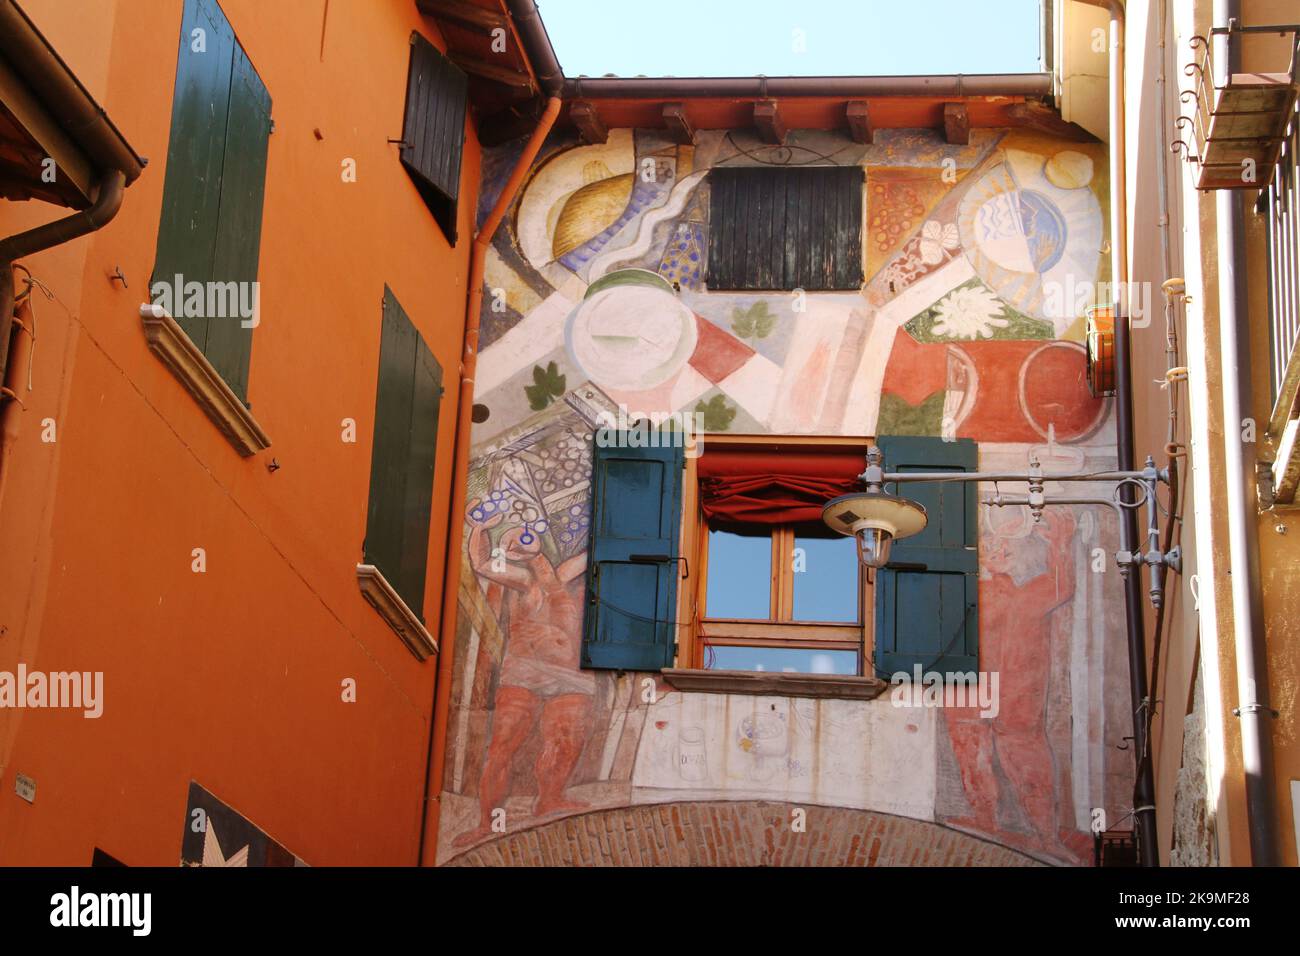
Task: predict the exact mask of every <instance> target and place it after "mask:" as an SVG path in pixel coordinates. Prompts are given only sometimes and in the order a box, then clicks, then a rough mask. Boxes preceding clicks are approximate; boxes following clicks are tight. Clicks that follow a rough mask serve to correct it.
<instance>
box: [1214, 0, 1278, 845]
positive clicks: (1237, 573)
mask: <svg viewBox="0 0 1300 956" xmlns="http://www.w3.org/2000/svg"><path fill="white" fill-rule="evenodd" d="M1240 17H1241V4H1240V2H1239V0H1214V24H1215V26H1221V27H1226V26H1228V25H1229V22H1230V21H1232V20H1238V21H1239V20H1240ZM1215 42H1216V43H1219V44H1221V46H1220V51H1221V56H1220V57H1218V59H1219V61H1220V62H1221V63H1223V64H1224V65H1225V67H1226V69H1227V73H1228V74H1229V75H1231V74H1233V73H1237V72H1240V70H1241V62H1240V61H1241V53H1240V48H1239V46H1237V45H1234V44H1233V43H1232V37H1231V36H1230V35H1228V36H1220V37H1217V38H1216V40H1215ZM1241 203H1242V197H1241V196H1240V195H1239V193H1238V192H1237V190H1234V189H1221V190H1218V191H1217V192H1216V193H1215V220H1216V224H1217V232H1218V267H1219V361H1220V363H1221V367H1222V370H1223V436H1224V463H1223V472H1224V475H1223V478H1224V484H1225V486H1226V488H1227V490H1228V555H1229V568H1228V575H1229V578H1230V581H1231V589H1232V620H1233V631H1234V642H1235V648H1234V649H1235V652H1236V664H1237V708H1236V710H1234V711H1233V713H1234V714H1235V715H1236V716H1237V718H1238V719H1239V720H1240V722H1241V724H1240V725H1241V763H1242V771H1243V772H1244V774H1245V778H1246V780H1245V783H1246V819H1247V826H1248V828H1249V830H1250V857H1251V863H1252V864H1253V865H1254V866H1277V865H1278V862H1279V856H1278V848H1277V796H1276V791H1275V787H1274V780H1273V728H1272V726H1271V724H1270V723H1269V720H1270V718H1271V715H1272V708H1271V707H1269V704H1268V699H1269V696H1268V690H1269V688H1268V663H1267V656H1266V654H1265V648H1264V600H1263V595H1262V593H1261V590H1260V583H1259V527H1258V507H1259V501H1258V497H1257V493H1256V477H1255V444H1254V442H1253V441H1245V440H1244V436H1243V429H1244V427H1245V426H1244V420H1245V418H1246V417H1248V416H1249V414H1250V411H1251V409H1252V407H1253V404H1254V403H1253V402H1252V400H1251V383H1252V381H1253V378H1252V375H1251V356H1250V314H1249V310H1248V308H1247V304H1246V247H1245V242H1246V230H1245V213H1244V211H1243V209H1242V205H1241Z"/></svg>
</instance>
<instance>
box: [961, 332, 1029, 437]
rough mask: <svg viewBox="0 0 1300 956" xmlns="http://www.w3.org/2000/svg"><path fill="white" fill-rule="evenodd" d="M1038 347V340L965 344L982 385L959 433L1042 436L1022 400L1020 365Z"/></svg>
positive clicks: (964, 346)
mask: <svg viewBox="0 0 1300 956" xmlns="http://www.w3.org/2000/svg"><path fill="white" fill-rule="evenodd" d="M1038 348H1041V343H1038V342H998V341H992V342H970V343H968V344H966V345H963V346H962V350H963V351H964V352H965V353H966V354H967V355H968V356H969V357H970V360H971V362H972V363H973V364H974V366H975V375H976V378H977V380H978V382H979V389H978V393H977V395H976V397H975V404H974V407H973V408H971V410H970V414H969V415H968V416H967V418H966V420H965V421H964V422H962V424H961V426H960V427H959V428H957V430H956V431H957V436H958V437H960V438H973V439H975V440H976V441H979V442H1025V443H1028V442H1037V441H1039V440H1040V436H1039V434H1038V432H1037V431H1035V430H1034V427H1033V426H1032V425H1030V424H1029V422H1028V420H1027V419H1026V418H1025V415H1024V412H1023V411H1022V410H1021V407H1020V401H1019V393H1020V366H1021V365H1022V364H1023V363H1024V360H1025V359H1026V358H1028V357H1029V355H1030V354H1031V353H1032V352H1033V351H1034V350H1035V349H1038Z"/></svg>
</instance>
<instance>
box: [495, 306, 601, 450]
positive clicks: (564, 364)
mask: <svg viewBox="0 0 1300 956" xmlns="http://www.w3.org/2000/svg"><path fill="white" fill-rule="evenodd" d="M533 314H534V315H536V313H533ZM531 318H532V316H529V319H531ZM525 321H528V319H525ZM552 363H554V364H555V375H554V376H551V374H550V367H551V364H552ZM537 369H540V370H541V371H542V375H543V378H545V379H548V380H552V381H553V380H554V379H558V378H560V377H563V378H564V381H565V385H566V386H572V385H573V383H575V382H580V381H583V380H584V376H583V374H582V372H581V370H579V369H575V368H574V367H573V363H572V361H571V360H570V358H569V354H568V352H567V351H565V349H564V348H563V347H560V348H557V349H552V350H551V352H549V353H548V354H545V355H540V356H538V358H537V361H536V362H531V363H530V364H528V365H526V366H524V367H523V368H520V369H519V370H518V371H516V372H515V373H514V374H513V375H511V376H510V377H509V378H507V379H506V380H505V381H504V382H502V383H500V384H498V385H496V387H494V388H492V389H491V390H489V391H484V390H483V389H482V387H477V388H475V393H474V398H475V401H476V402H478V403H479V404H481V405H483V406H485V407H486V408H487V410H488V418H487V419H486V420H485V421H484V422H483V424H475V425H474V430H473V433H472V440H473V442H474V444H475V445H478V444H481V443H482V442H483V441H485V440H487V439H488V438H489V437H491V436H494V435H500V434H502V433H503V432H505V431H507V430H508V429H510V428H511V427H513V426H515V425H518V424H519V423H520V422H522V421H524V420H525V419H529V418H531V417H532V416H533V415H535V414H537V412H538V409H536V408H534V407H533V404H534V402H533V399H534V397H537V396H538V387H537V386H538V385H539V384H540V383H539V382H538V381H537V372H536V370H537ZM544 397H545V399H546V401H545V404H544V407H545V408H553V407H555V406H556V405H560V406H563V404H564V403H563V402H562V401H561V400H560V397H559V396H557V395H555V394H554V393H553V392H551V391H550V390H549V389H547V391H546V394H545V396H544Z"/></svg>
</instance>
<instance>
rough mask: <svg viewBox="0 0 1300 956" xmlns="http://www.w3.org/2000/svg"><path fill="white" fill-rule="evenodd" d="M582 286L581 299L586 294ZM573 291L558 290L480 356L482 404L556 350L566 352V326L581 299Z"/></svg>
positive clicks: (476, 386) (477, 381) (477, 385)
mask: <svg viewBox="0 0 1300 956" xmlns="http://www.w3.org/2000/svg"><path fill="white" fill-rule="evenodd" d="M573 281H574V283H575V284H577V285H578V287H579V291H578V292H577V295H578V296H580V295H581V294H582V291H581V290H582V288H583V287H582V286H581V284H580V283H577V280H576V279H575V280H573ZM568 293H569V290H568V289H567V288H566V289H564V290H557V291H556V292H553V293H551V295H550V296H548V297H547V299H546V301H545V302H543V303H542V304H541V305H539V306H538V307H537V308H535V309H533V311H531V312H529V313H528V314H527V315H526V316H524V317H523V318H522V319H521V320H520V321H519V322H518V323H516V324H515V325H514V326H513V327H512V328H511V329H510V330H509V331H507V332H505V333H503V334H502V335H501V336H500V337H498V338H497V340H496V341H495V342H493V343H492V345H491V346H488V347H484V349H483V350H482V351H481V352H480V353H479V363H478V374H477V377H476V378H475V381H474V395H475V397H476V398H478V399H479V400H482V396H484V395H486V394H488V393H489V392H491V391H492V390H493V389H495V388H497V387H498V386H500V385H501V384H502V383H503V382H505V381H506V380H507V379H509V378H511V377H512V376H514V375H517V374H518V373H519V372H520V371H521V370H531V369H532V367H533V366H534V365H536V364H537V363H539V362H541V363H542V364H543V365H545V364H546V363H545V362H544V361H543V359H545V358H547V357H548V356H551V355H552V353H554V352H555V350H556V349H561V350H563V348H564V325H565V322H566V321H567V320H568V318H569V315H570V313H572V311H573V308H574V306H575V305H576V304H577V302H578V299H577V298H574V297H572V296H571V295H570V294H568Z"/></svg>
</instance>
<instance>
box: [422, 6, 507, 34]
mask: <svg viewBox="0 0 1300 956" xmlns="http://www.w3.org/2000/svg"><path fill="white" fill-rule="evenodd" d="M415 6H416V9H418V10H419V11H420V12H421V13H422V14H424V15H425V16H426V17H433V19H435V20H450V21H451V22H452V23H455V24H458V25H459V26H462V27H465V28H466V29H467V30H472V31H473V32H475V33H481V34H483V35H484V36H491V35H492V31H493V30H497V29H501V30H504V29H507V24H508V22H509V21H508V20H507V19H506V17H505V14H502V13H497V12H495V11H493V10H484V9H483V8H482V7H476V6H474V4H472V3H468V2H466V0H415Z"/></svg>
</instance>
